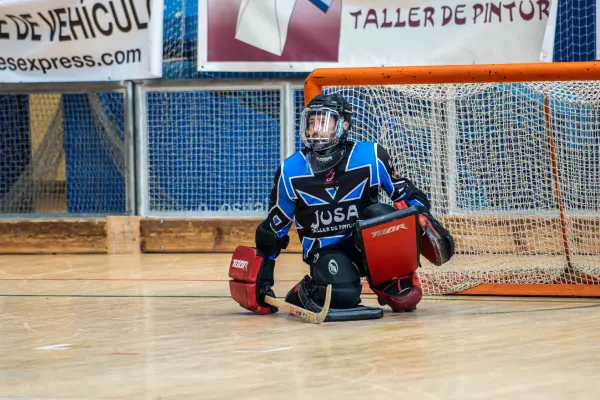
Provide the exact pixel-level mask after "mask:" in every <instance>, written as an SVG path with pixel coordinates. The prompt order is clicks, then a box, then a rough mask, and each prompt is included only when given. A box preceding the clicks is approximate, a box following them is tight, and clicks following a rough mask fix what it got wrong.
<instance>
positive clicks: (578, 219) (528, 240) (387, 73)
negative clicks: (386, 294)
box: [304, 62, 600, 297]
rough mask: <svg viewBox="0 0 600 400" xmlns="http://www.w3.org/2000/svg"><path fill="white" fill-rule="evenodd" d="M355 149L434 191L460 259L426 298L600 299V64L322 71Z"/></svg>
mask: <svg viewBox="0 0 600 400" xmlns="http://www.w3.org/2000/svg"><path fill="white" fill-rule="evenodd" d="M304 89H305V92H304V93H305V103H308V101H310V99H312V98H313V97H314V96H316V95H317V94H319V93H322V92H325V93H333V92H338V93H340V94H342V95H344V96H345V97H346V98H347V99H348V100H349V102H350V103H351V104H352V107H353V111H354V117H353V118H354V127H353V132H352V136H353V138H355V139H356V140H366V141H373V142H378V143H380V144H381V145H383V146H384V147H386V149H387V150H388V152H389V153H390V156H391V158H392V163H393V165H394V167H395V168H396V169H397V170H398V172H399V173H400V174H401V175H404V176H406V177H407V178H409V179H411V180H413V181H414V182H415V183H416V184H417V185H418V186H419V187H420V188H422V189H423V190H425V192H427V193H428V195H429V196H430V199H431V201H432V212H433V213H434V215H436V216H437V217H438V218H439V219H440V220H441V221H442V222H443V223H444V225H445V226H447V227H448V229H449V230H450V231H451V232H452V234H453V236H454V238H455V240H456V256H455V257H454V258H453V259H452V260H451V261H450V262H449V263H447V264H445V265H444V266H442V267H435V266H433V265H431V264H429V263H427V262H424V264H423V266H422V268H420V269H419V275H420V277H421V278H422V282H423V287H424V290H425V292H426V293H428V294H459V293H460V294H482V295H540V296H585V297H590V296H600V63H597V62H586V63H532V64H505V65H500V64H498V65H452V66H419V67H367V68H320V69H316V70H314V71H313V72H312V73H311V74H310V75H309V77H308V78H307V79H306V81H305V85H304Z"/></svg>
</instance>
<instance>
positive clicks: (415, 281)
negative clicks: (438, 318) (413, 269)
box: [373, 273, 423, 312]
mask: <svg viewBox="0 0 600 400" xmlns="http://www.w3.org/2000/svg"><path fill="white" fill-rule="evenodd" d="M405 279H410V280H411V281H412V282H411V284H412V287H409V288H407V287H408V286H410V284H407V282H402V281H404V280H405ZM402 287H404V290H403V289H402ZM380 289H381V290H377V289H375V288H373V292H375V294H376V295H377V298H378V300H379V304H381V305H384V304H387V305H388V306H390V307H391V309H392V310H393V311H394V312H402V311H412V310H414V309H415V307H416V306H417V304H419V302H420V301H421V298H422V297H423V289H422V288H421V281H419V277H418V276H417V274H416V273H412V274H410V275H406V276H403V277H400V278H397V279H394V280H392V281H390V282H389V283H388V284H386V285H381V286H380ZM394 293H398V294H397V295H395V294H394Z"/></svg>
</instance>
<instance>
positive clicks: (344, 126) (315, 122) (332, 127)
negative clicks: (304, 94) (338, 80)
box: [300, 93, 352, 154]
mask: <svg viewBox="0 0 600 400" xmlns="http://www.w3.org/2000/svg"><path fill="white" fill-rule="evenodd" d="M351 126H352V108H351V107H350V103H348V101H347V100H346V99H345V98H344V97H343V96H342V95H340V94H337V93H334V94H320V95H318V96H315V98H313V99H312V100H311V101H310V102H309V103H308V105H307V106H306V108H305V109H304V110H303V111H302V115H301V118H300V137H301V138H302V142H303V143H304V146H305V147H306V148H308V149H311V150H313V151H315V152H317V153H319V154H329V153H331V151H333V150H334V149H335V148H336V147H339V145H340V144H341V143H342V142H343V141H344V140H345V139H346V137H347V135H348V132H349V131H350V127H351Z"/></svg>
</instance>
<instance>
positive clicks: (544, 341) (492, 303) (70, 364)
mask: <svg viewBox="0 0 600 400" xmlns="http://www.w3.org/2000/svg"><path fill="white" fill-rule="evenodd" d="M229 257H230V256H229V255H227V254H218V255H201V254H193V255H190V254H187V255H183V254H182V255H131V256H129V255H127V256H125V255H114V256H106V255H97V256H65V255H56V256H12V257H8V256H4V257H0V318H1V321H0V399H24V398H29V399H31V398H35V399H153V400H158V399H161V400H167V399H236V400H240V399H261V400H265V399H285V400H289V399H311V400H312V399H352V398H360V399H369V398H374V399H376V398H390V399H391V398H399V399H402V398H410V399H503V400H505V399H560V400H565V399H598V398H599V397H600V394H598V379H599V377H600V317H599V315H600V314H599V312H600V300H595V299H539V298H537V299H536V298H525V299H512V298H481V297H428V298H425V299H424V300H423V301H422V302H421V304H420V306H419V309H418V310H417V311H416V312H414V313H405V314H391V313H389V309H386V315H385V317H384V318H382V319H380V320H376V321H361V322H344V323H325V324H322V325H311V324H307V323H304V322H302V321H300V320H299V319H298V318H296V317H293V316H290V315H287V314H284V313H283V312H280V313H278V314H275V315H269V316H258V315H253V314H250V313H248V312H245V310H243V309H241V308H240V307H239V306H238V305H237V304H236V303H234V302H233V301H232V300H231V298H230V297H229V289H228V283H227V281H228V277H227V266H228V262H229ZM305 272H306V269H305V267H304V265H302V264H301V263H300V262H299V260H298V256H297V255H282V256H281V259H280V261H279V263H278V265H277V269H276V280H277V281H276V285H275V293H276V294H277V295H278V296H279V297H282V296H284V295H285V293H286V292H287V290H288V288H289V287H291V286H292V285H293V284H294V283H295V281H297V280H299V279H300V278H301V277H302V276H303V274H304V273H305ZM364 303H365V304H367V305H376V302H375V301H374V299H373V297H370V296H365V297H364Z"/></svg>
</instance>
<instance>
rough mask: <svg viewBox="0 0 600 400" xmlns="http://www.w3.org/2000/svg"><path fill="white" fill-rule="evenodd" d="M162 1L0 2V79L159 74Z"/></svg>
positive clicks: (68, 79)
mask: <svg viewBox="0 0 600 400" xmlns="http://www.w3.org/2000/svg"><path fill="white" fill-rule="evenodd" d="M162 34H163V1H162V0H0V82H75V81H119V80H129V79H146V78H156V77H161V76H162V51H163V45H162V43H163V37H162Z"/></svg>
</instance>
